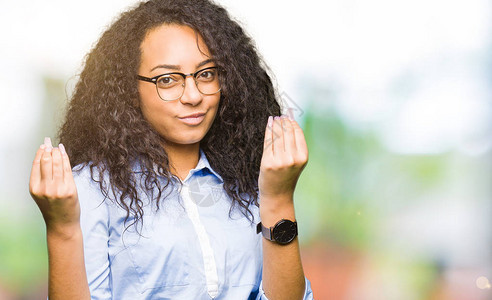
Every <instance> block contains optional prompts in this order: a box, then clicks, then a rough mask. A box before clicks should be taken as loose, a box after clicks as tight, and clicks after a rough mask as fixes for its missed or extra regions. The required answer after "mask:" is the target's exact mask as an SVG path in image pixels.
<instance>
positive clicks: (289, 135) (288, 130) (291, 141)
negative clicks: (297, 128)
mask: <svg viewBox="0 0 492 300" xmlns="http://www.w3.org/2000/svg"><path fill="white" fill-rule="evenodd" d="M282 131H283V135H284V148H285V153H286V154H287V156H290V157H292V156H293V155H295V153H296V150H297V149H296V140H295V132H294V127H293V126H292V123H291V121H290V120H289V118H288V117H287V116H282Z"/></svg>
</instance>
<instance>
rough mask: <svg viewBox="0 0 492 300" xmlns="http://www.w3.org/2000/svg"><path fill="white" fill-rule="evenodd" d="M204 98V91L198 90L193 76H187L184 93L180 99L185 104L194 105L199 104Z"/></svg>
mask: <svg viewBox="0 0 492 300" xmlns="http://www.w3.org/2000/svg"><path fill="white" fill-rule="evenodd" d="M202 99H203V95H202V93H200V91H199V90H198V87H197V86H196V83H195V78H194V77H193V76H187V77H186V79H185V87H184V91H183V95H182V96H181V98H180V99H179V101H180V102H181V103H183V104H191V105H193V106H195V105H197V104H199V103H200V102H201V101H202Z"/></svg>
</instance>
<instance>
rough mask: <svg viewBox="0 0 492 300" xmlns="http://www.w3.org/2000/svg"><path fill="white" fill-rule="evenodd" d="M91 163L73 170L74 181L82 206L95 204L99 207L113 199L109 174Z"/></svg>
mask: <svg viewBox="0 0 492 300" xmlns="http://www.w3.org/2000/svg"><path fill="white" fill-rule="evenodd" d="M101 171H102V169H101V168H100V167H97V166H94V165H92V164H91V163H84V164H80V165H77V166H75V167H73V168H72V174H73V179H74V181H75V186H76V187H77V194H78V196H79V202H80V204H81V205H84V204H88V203H93V204H94V205H99V204H101V203H103V202H107V201H105V200H106V199H108V198H110V199H114V197H111V196H110V195H111V194H110V193H112V189H111V187H110V185H109V183H110V181H109V174H108V172H107V171H106V172H105V171H102V172H101Z"/></svg>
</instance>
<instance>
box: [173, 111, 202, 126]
mask: <svg viewBox="0 0 492 300" xmlns="http://www.w3.org/2000/svg"><path fill="white" fill-rule="evenodd" d="M178 119H180V120H181V121H182V122H183V123H185V124H188V125H198V124H200V123H201V122H202V121H203V119H205V113H195V114H191V115H187V116H183V117H178Z"/></svg>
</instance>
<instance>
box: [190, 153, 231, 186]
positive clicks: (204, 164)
mask: <svg viewBox="0 0 492 300" xmlns="http://www.w3.org/2000/svg"><path fill="white" fill-rule="evenodd" d="M202 169H208V171H209V172H210V173H212V174H213V175H215V177H217V178H218V179H219V180H220V181H221V182H222V183H223V182H224V180H223V179H222V177H221V176H220V175H219V174H218V173H217V172H215V170H214V169H212V167H211V166H210V163H209V162H208V159H207V156H206V155H205V152H203V150H202V149H201V148H200V158H199V159H198V164H197V165H196V167H195V168H193V169H192V171H193V170H194V172H197V171H199V170H202Z"/></svg>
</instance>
